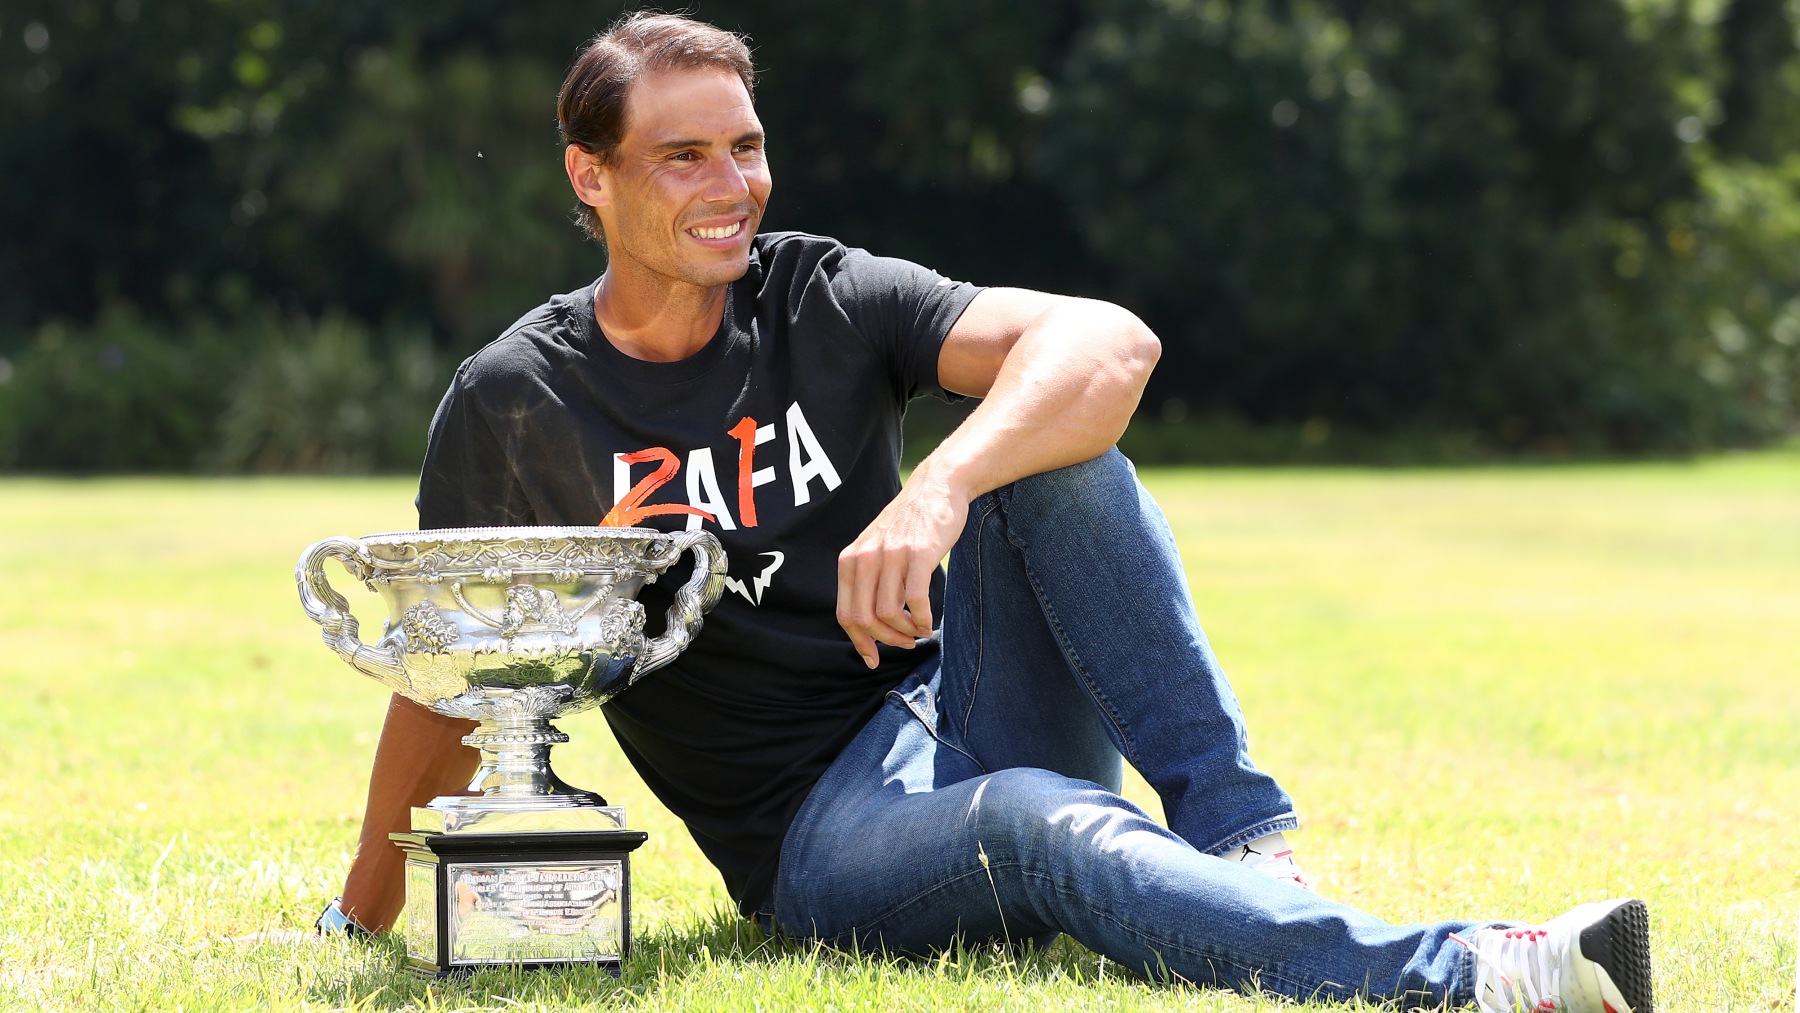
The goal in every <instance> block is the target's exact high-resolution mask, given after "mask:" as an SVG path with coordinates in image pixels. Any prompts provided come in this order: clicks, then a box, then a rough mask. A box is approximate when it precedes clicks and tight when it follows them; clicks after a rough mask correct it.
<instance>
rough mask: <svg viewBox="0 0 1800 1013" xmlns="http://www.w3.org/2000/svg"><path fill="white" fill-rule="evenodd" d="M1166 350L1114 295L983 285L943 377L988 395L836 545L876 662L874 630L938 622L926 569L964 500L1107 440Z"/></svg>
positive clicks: (882, 638) (852, 624)
mask: <svg viewBox="0 0 1800 1013" xmlns="http://www.w3.org/2000/svg"><path fill="white" fill-rule="evenodd" d="M1161 350H1162V346H1161V345H1160V343H1159V342H1158V341H1157V339H1156V335H1154V334H1152V333H1151V332H1150V329H1149V328H1148V327H1145V326H1144V324H1143V322H1142V321H1140V320H1139V319H1138V318H1137V317H1136V316H1134V315H1132V314H1131V313H1130V312H1129V311H1127V310H1124V309H1122V308H1120V307H1118V306H1114V305H1112V304H1110V303H1104V302H1095V301H1093V300H1088V299H1073V298H1068V297H1064V296H1053V295H1045V294H1043V293H1039V292H1029V291H1026V290H1023V289H989V290H987V291H985V292H983V293H981V294H980V295H978V296H976V297H975V300H974V301H973V302H971V303H970V304H969V307H968V309H967V310H965V311H964V312H963V315H962V318H961V319H959V320H958V321H957V322H956V325H955V326H954V327H953V328H951V330H950V334H949V336H948V337H946V338H945V340H944V347H943V351H942V352H941V353H940V355H939V358H938V379H939V382H941V383H942V384H943V385H944V387H945V388H946V389H947V390H951V391H954V392H956V393H959V394H970V395H975V396H979V397H983V398H984V399H985V400H983V401H982V403H981V405H980V406H979V407H977V408H976V409H975V411H974V412H972V413H970V415H969V417H968V419H966V420H965V421H964V422H963V424H962V425H961V426H959V427H958V428H957V430H956V431H955V432H954V433H952V434H951V435H950V437H949V438H948V439H946V440H944V442H943V443H942V444H940V445H939V446H938V448H937V449H936V450H934V451H932V453H931V454H930V456H928V457H926V458H925V459H924V460H923V461H921V462H920V463H919V466H918V467H917V468H916V469H914V471H913V473H912V477H911V478H910V479H909V480H908V481H907V483H906V487H905V488H903V489H902V490H901V491H900V495H898V496H896V497H895V498H894V500H893V502H891V503H889V504H888V506H887V508H886V509H884V510H883V511H882V512H881V514H880V515H879V516H878V517H876V518H875V521H874V523H872V524H870V525H869V527H868V529H867V530H865V531H864V532H863V533H862V534H861V535H860V536H858V537H857V539H856V541H854V542H852V543H851V544H850V545H849V546H848V547H847V548H845V549H844V551H843V552H842V553H841V554H840V555H839V557H838V623H839V624H840V625H842V626H843V627H844V631H845V632H846V633H848V634H849V635H850V641H851V643H853V644H854V645H856V651H857V653H858V654H860V655H861V656H862V659H863V662H864V664H867V665H868V666H869V667H870V668H873V667H875V664H876V662H877V656H876V651H875V644H876V643H877V642H880V643H884V644H891V645H893V646H895V647H911V646H912V645H913V642H914V640H915V639H916V638H917V637H923V636H929V635H930V633H931V629H932V623H933V617H932V615H931V602H930V597H929V596H930V590H931V573H932V571H933V570H934V569H935V568H936V567H937V564H938V561H939V560H941V559H943V558H944V554H945V553H946V552H948V551H950V546H951V545H953V544H954V543H955V541H956V539H957V536H958V535H960V534H961V533H962V528H963V522H964V520H965V519H966V518H967V516H968V508H969V503H970V502H971V501H972V500H974V499H975V497H977V496H979V495H981V494H982V493H984V492H989V491H991V490H993V489H997V488H999V487H1000V486H1003V485H1005V484H1007V483H1009V482H1013V481H1016V480H1018V479H1021V478H1024V477H1025V476H1027V475H1036V474H1039V473H1041V472H1045V471H1051V470H1054V469H1056V468H1061V467H1065V466H1067V465H1071V464H1077V463H1079V462H1081V461H1086V460H1091V459H1092V458H1094V457H1097V456H1099V455H1100V454H1102V453H1104V452H1105V451H1106V450H1107V448H1109V447H1111V446H1112V445H1113V444H1114V443H1115V442H1117V441H1118V439H1119V436H1120V434H1122V433H1123V432H1124V431H1125V426H1126V424H1127V423H1129V422H1130V421H1131V413H1132V412H1133V411H1134V410H1136V408H1137V404H1138V398H1139V397H1140V396H1141V395H1142V394H1143V391H1144V383H1145V381H1146V380H1148V379H1149V377H1150V370H1151V369H1152V368H1153V367H1154V366H1155V365H1156V360H1157V357H1158V356H1159V355H1160V354H1161Z"/></svg>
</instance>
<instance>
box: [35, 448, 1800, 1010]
mask: <svg viewBox="0 0 1800 1013" xmlns="http://www.w3.org/2000/svg"><path fill="white" fill-rule="evenodd" d="M1146 479H1147V481H1148V482H1149V484H1150V485H1151V487H1152V488H1153V489H1154V490H1155V491H1156V493H1157V494H1158V495H1159V497H1160V498H1161V500H1162V502H1163V504H1164V505H1165V507H1166V508H1167V510H1168V511H1169V514H1170V518H1171V520H1172V522H1173V524H1174V526H1175V529H1176V532H1177V534H1178V535H1179V537H1180V539H1181V545H1182V549H1183V553H1184V555H1185V558H1186V561H1187V564H1188V568H1189V574H1190V577H1191V580H1192V583H1193V586H1194V591H1195V595H1196V597H1197V599H1198V601H1199V605H1200V609H1201V614H1202V618H1203V619H1204V620H1205V621H1206V624H1207V627H1208V630H1209V631H1210V634H1211V636H1212V638H1213V641H1214V645H1215V647H1216V648H1217V650H1218V652H1219V654H1220V656H1221V658H1222V659H1223V660H1224V662H1225V664H1226V666H1227V668H1228V669H1229V670H1230V671H1231V673H1232V676H1233V679H1234V681H1235V683H1236V685H1237V688H1238V691H1239V694H1240V696H1241V697H1242V699H1243V703H1244V707H1245V710H1246V711H1247V712H1248V715H1249V718H1250V722H1251V729H1252V736H1253V745H1254V747H1255V751H1256V755H1257V757H1258V759H1259V762H1260V763H1261V764H1262V765H1263V766H1264V767H1265V768H1267V769H1269V770H1271V771H1273V772H1275V773H1276V774H1277V775H1278V776H1280V777H1281V778H1282V779H1283V781H1284V782H1285V783H1286V784H1287V785H1288V786H1289V788H1290V789H1291V790H1292V791H1293V793H1294V795H1295V796H1296V798H1297V800H1298V802H1299V804H1300V808H1301V812H1302V816H1303V818H1304V820H1305V823H1306V827H1305V829H1304V830H1303V832H1302V833H1301V834H1299V835H1298V836H1297V837H1296V843H1297V844H1298V845H1299V847H1300V849H1301V854H1302V857H1303V858H1304V859H1305V861H1306V864H1307V867H1308V869H1309V871H1310V872H1311V873H1312V875H1313V877H1314V879H1315V880H1316V881H1317V882H1318V885H1319V887H1320V889H1321V890H1322V891H1323V892H1325V893H1327V894H1329V895H1331V896H1334V897H1338V898H1342V899H1345V900H1348V901H1351V902H1353V903H1356V904H1358V905H1360V906H1362V907H1365V908H1367V909H1369V910H1371V911H1374V912H1376V913H1377V914H1380V915H1382V916H1384V917H1387V918H1390V919H1395V920H1411V919H1419V918H1430V917H1436V916H1470V917H1521V918H1539V917H1545V916H1548V915H1551V914H1554V913H1556V912H1558V911H1559V910H1561V909H1563V908H1565V907H1567V906H1569V905H1570V904H1573V903H1576V902H1579V901H1583V900H1588V899H1593V898H1598V897H1603V896H1609V895H1615V894H1634V895H1637V896H1641V897H1644V898H1645V899H1647V900H1648V901H1649V902H1650V905H1651V910H1652V914H1653V918H1654V927H1655V932H1656V938H1655V955H1656V959H1657V961H1658V986H1659V991H1660V995H1661V998H1662V1004H1661V1008H1663V1009H1666V1010H1675V1011H1685V1010H1711V1009H1738V1010H1757V1011H1768V1010H1783V1011H1785V1010H1787V1009H1789V1008H1791V1004H1792V1003H1793V1001H1794V1000H1793V998H1792V989H1793V980H1794V962H1795V930H1796V929H1795V923H1796V916H1797V914H1800V851H1797V850H1796V846H1795V845H1794V843H1793V842H1794V841H1795V840H1797V839H1800V454H1797V453H1795V452H1792V451H1789V452H1776V453H1766V454H1760V455H1750V456H1740V457H1729V458H1716V459H1710V460H1706V461H1702V462H1698V463H1687V464H1651V465H1612V466H1593V467H1587V466H1582V467H1560V468H1515V469H1492V470H1467V471H1454V472H1431V471H1385V472H1369V471H1354V470H1344V471H1255V472H1250V471H1154V472H1147V474H1146ZM410 501H411V490H410V487H409V483H408V482H406V481H403V480H389V479H380V480H344V481H320V480H267V481H202V480H149V479H146V480H135V479H127V480H95V481H37V480H10V481H5V482H0V532H3V534H0V700H4V701H5V703H4V709H3V710H0V713H3V714H4V715H5V721H4V724H3V725H0V763H3V768H0V769H3V770H4V775H5V788H4V790H0V1009H6V1010H13V1009H19V1010H39V1009H43V1010H69V1011H74V1010H123V1009H155V1010H171V1009H187V1010H195V1009H270V1008H274V1009H337V1008H352V1009H360V1010H389V1009H422V1010H423V1009H486V1010H514V1009H567V1008H588V1009H607V1010H611V1009H624V1010H665V1009H688V1008H692V1009H719V1010H743V1009H769V1010H779V1009H789V1008H806V1009H845V1010H848V1009H946V1010H948V1009H968V1008H984V1009H986V1008H995V1009H1017V1010H1042V1009H1089V1008H1091V1009H1117V1008H1127V1007H1128V1008H1139V1007H1141V1008H1146V1009H1171V1010H1173V1009H1183V1010H1192V1009H1198V1010H1220V1011H1245V1010H1260V1009H1272V1008H1277V1007H1281V1006H1282V1004H1281V1003H1278V1002H1275V1001H1273V1000H1268V999H1261V998H1247V997H1241V996H1235V995H1230V994H1225V993H1218V992H1201V991H1196V990H1192V989H1187V988H1165V987H1160V986H1152V985H1147V984H1145V983H1143V982H1141V981H1140V980H1138V979H1136V978H1134V977H1132V976H1130V975H1127V974H1122V973H1120V971H1119V969H1118V968H1117V967H1116V966H1114V965H1110V964H1107V963H1105V962H1103V961H1100V960H1099V959H1098V958H1096V957H1094V956H1093V955H1092V954H1089V953H1087V952H1086V951H1085V950H1083V949H1081V948H1080V947H1078V946H1074V945H1072V944H1070V943H1068V942H1067V941H1066V940H1065V941H1063V942H1061V943H1059V944H1058V945H1057V946H1055V947H1054V948H1052V949H1051V950H1050V951H1049V952H1048V953H1043V954H1036V955H1029V956H1022V957H1011V956H1008V955H1007V954H1006V953H1003V952H996V951H991V950H979V951H975V952H966V953H952V954H946V955H945V956H944V957H943V958H942V959H938V960H929V961H926V960H901V959H884V958H877V957H858V956H850V955H844V954H839V953H833V952H830V951H820V950H818V949H815V948H811V947H805V946H798V945H793V944H777V943H770V942H767V941H765V940H763V939H761V938H760V937H759V936H757V935H756V933H755V932H754V931H753V930H752V929H750V928H749V927H748V926H747V925H745V924H743V923H741V922H739V921H738V920H737V919H736V918H734V917H732V916H730V915H729V914H727V913H726V912H727V911H728V909H729V905H728V904H727V902H726V900H725V897H724V895H723V892H722V890H721V889H720V887H719V886H718V884H717V882H716V877H715V876H714V875H713V873H712V872H711V870H710V869H709V868H708V867H707V866H706V865H705V864H704V862H703V860H702V859H701V858H700V856H699V854H698V852H697V851H696V849H695V848H694V847H693V845H692V844H691V842H689V841H688V840H687V839H686V837H685V834H684V833H683V832H682V830H681V829H680V827H679V826H678V825H677V824H676V823H675V822H674V821H673V820H672V819H671V818H670V817H669V816H668V814H667V813H666V812H664V811H663V810H662V809H661V808H660V807H659V806H658V805H657V804H656V803H655V801H654V800H653V799H651V798H650V797H649V795H648V793H647V792H646V791H645V790H644V788H643V786H642V785H641V784H640V783H639V782H638V781H637V780H636V778H635V777H633V776H632V774H631V773H630V771H629V768H628V767H627V766H626V765H625V764H624V763H623V761H622V760H621V759H620V758H619V756H618V754H617V751H616V750H615V748H614V747H613V746H612V744H611V742H610V737H609V736H608V735H607V734H606V732H605V729H604V726H603V723H602V722H601V721H600V720H599V719H598V718H596V717H593V716H583V717H577V718H574V719H571V720H570V721H568V722H567V724H566V725H565V729H566V730H568V731H569V732H571V733H572V734H573V735H574V738H575V741H574V742H573V743H571V744H570V745H568V746H564V747H559V749H558V751H557V756H558V760H557V765H558V769H559V770H560V771H561V772H562V773H563V774H564V776H566V777H568V778H569V779H570V780H571V781H573V782H575V783H577V784H580V785H584V786H591V787H595V788H599V789H600V790H602V791H604V792H605V793H606V794H607V795H608V796H609V797H611V798H613V799H614V800H615V801H621V802H623V803H624V804H625V805H626V806H628V807H629V809H630V812H631V815H632V821H633V823H634V824H635V825H637V826H639V827H641V828H643V829H646V830H648V831H649V832H650V834H651V841H650V843H649V844H648V845H647V846H646V847H645V848H644V849H643V850H642V851H640V852H639V858H638V861H637V863H636V866H635V869H634V871H635V872H636V874H637V875H636V893H635V904H636V912H635V914H636V931H637V940H638V944H639V946H638V950H637V952H636V955H635V957H634V959H633V961H632V962H631V964H630V965H629V966H628V968H627V969H626V973H625V975H624V977H623V979H622V980H620V981H618V982H614V981H612V980H610V979H606V978H603V977H600V976H598V975H594V974H591V973H566V974H527V975H519V974H516V973H512V972H504V971H502V972H490V973H483V974H480V975H477V976H475V977H474V978H472V979H471V980H468V981H466V982H462V983H457V984H448V985H445V984H429V983H427V982H424V981H422V980H419V979H416V978H413V977H411V976H410V975H408V974H406V973H405V972H404V971H403V970H401V965H402V954H401V952H400V949H399V946H398V944H397V943H394V942H391V941H387V942H383V943H382V944H379V945H376V946H373V947H365V946H360V945H356V944H346V943H337V942H280V941H270V942H265V943H262V944H257V945H244V944H240V943H233V942H228V941H226V940H227V939H228V938H229V937H233V936H239V935H242V934H245V933H251V932H256V931H259V930H273V929H292V928H298V927H301V926H304V925H306V924H308V923H309V922H310V919H311V917H312V915H313V914H314V913H315V912H316V910H317V909H318V907H319V906H320V905H321V904H322V903H323V902H324V901H325V900H326V899H328V898H329V897H330V896H332V895H333V894H334V893H335V892H336V889H337V885H338V881H339V877H340V876H341V873H342V870H343V868H344V866H345V863H346V862H347V860H348V849H349V848H350V846H351V843H352V841H353V837H354V833H355V829H356V814H357V813H358V812H359V811H360V806H361V797H362V791H363V786H364V778H365V776H366V773H367V763H368V758H369V754H370V752H371V750H372V748H373V741H374V733H375V731H376V729H377V724H378V721H379V719H380V714H381V710H382V706H383V703H384V699H385V697H384V694H383V693H382V691H381V690H380V689H379V688H378V687H377V686H376V685H375V684H374V683H372V682H370V681H368V680H366V679H363V678H361V677H360V676H357V675H356V674H354V673H353V672H352V671H351V670H350V669H349V668H347V667H346V666H344V665H343V664H342V663H341V662H339V661H338V660H336V658H335V657H333V656H332V655H331V654H330V653H329V652H328V651H327V650H325V649H324V648H323V647H322V646H321V645H320V643H319V640H318V636H317V632H316V629H315V628H314V627H313V626H312V624H311V623H309V622H308V621H307V620H306V619H305V617H304V616H303V615H302V614H301V612H300V609H299V606H298V604H297V601H296V598H295V595H294V591H293V589H292V584H291V583H290V581H289V573H290V572H291V567H292V565H293V560H294V558H295V557H296V556H297V555H298V553H299V550H300V549H301V548H302V547H303V546H305V545H306V544H307V543H309V542H311V541H312V540H314V539H316V538H320V537H323V536H325V535H330V534H337V533H357V534H360V533H363V532H369V531H379V530H390V529H396V528H405V527H409V526H410V525H411V519H412V515H411V505H410ZM352 590H355V589H352ZM353 597H355V598H357V599H358V605H359V608H360V609H361V611H362V612H363V614H364V616H365V619H366V620H367V621H377V620H376V617H375V616H374V615H372V614H371V610H370V609H369V608H368V606H369V605H370V604H371V602H370V601H369V600H368V598H369V596H367V595H364V594H362V593H361V592H360V591H359V590H357V591H356V594H355V595H354V596H353ZM365 628H367V626H366V625H365ZM1134 790H1135V794H1136V797H1137V798H1139V800H1140V801H1147V800H1148V794H1147V792H1146V791H1145V790H1144V789H1143V788H1142V786H1141V785H1138V786H1136V788H1135V789H1134Z"/></svg>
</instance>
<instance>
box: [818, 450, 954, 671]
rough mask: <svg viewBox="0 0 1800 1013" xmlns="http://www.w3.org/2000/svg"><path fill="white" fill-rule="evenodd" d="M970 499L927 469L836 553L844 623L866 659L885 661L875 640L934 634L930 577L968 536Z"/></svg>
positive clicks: (909, 642) (894, 641) (900, 641)
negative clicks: (962, 537)
mask: <svg viewBox="0 0 1800 1013" xmlns="http://www.w3.org/2000/svg"><path fill="white" fill-rule="evenodd" d="M971 498H972V497H970V496H967V495H964V494H962V493H961V492H960V491H958V490H957V489H955V488H953V487H952V486H951V485H950V484H949V483H947V482H943V481H939V480H937V479H935V478H934V477H933V476H932V475H931V474H930V473H928V471H927V469H926V468H925V467H924V466H921V467H920V468H919V470H918V471H915V472H914V473H913V476H912V481H910V482H908V483H907V484H906V487H905V488H903V489H901V490H900V495H898V496H896V497H894V500H893V502H891V503H889V504H888V505H887V508H886V509H884V510H882V511H881V514H880V515H879V516H877V517H876V518H875V521H874V523H872V524H870V525H869V526H868V528H866V529H864V531H863V533H862V534H861V535H859V536H857V539H856V541H854V542H851V543H850V545H849V547H848V548H846V549H844V551H843V552H840V553H839V554H838V608H837V620H838V625H840V626H842V627H843V628H844V632H845V633H848V634H849V635H850V643H851V644H853V645H854V646H855V647H856V653H857V654H859V655H861V656H862V660H863V664H865V665H867V666H869V667H870V668H874V667H875V666H876V665H877V664H878V663H879V662H880V660H881V658H880V655H879V654H878V653H877V652H876V649H875V645H876V643H877V642H879V643H883V644H889V645H891V646H894V647H912V646H913V644H914V643H915V642H916V641H917V639H918V638H920V637H929V636H931V629H932V623H933V619H932V615H931V575H932V572H933V571H935V570H936V569H937V565H938V563H939V561H941V560H942V559H943V558H944V554H945V553H947V552H949V551H950V547H951V546H952V545H954V544H956V539H957V537H958V536H959V535H961V534H962V529H963V522H964V520H965V519H966V518H967V517H968V515H969V501H970V499H971Z"/></svg>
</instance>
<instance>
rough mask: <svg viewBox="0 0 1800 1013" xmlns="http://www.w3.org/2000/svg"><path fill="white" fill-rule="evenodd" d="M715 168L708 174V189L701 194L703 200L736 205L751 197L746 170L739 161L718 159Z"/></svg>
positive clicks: (714, 163) (714, 164)
mask: <svg viewBox="0 0 1800 1013" xmlns="http://www.w3.org/2000/svg"><path fill="white" fill-rule="evenodd" d="M713 166H714V168H713V171H712V172H710V173H708V174H707V179H706V188H705V190H703V191H702V192H701V194H700V196H701V198H702V199H704V200H707V201H717V202H720V203H724V202H726V201H731V202H733V203H735V202H737V201H741V200H744V199H746V198H748V197H749V196H750V182H749V180H747V179H745V178H744V168H743V166H741V165H738V163H737V159H735V158H723V159H717V160H715V161H714V162H713Z"/></svg>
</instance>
